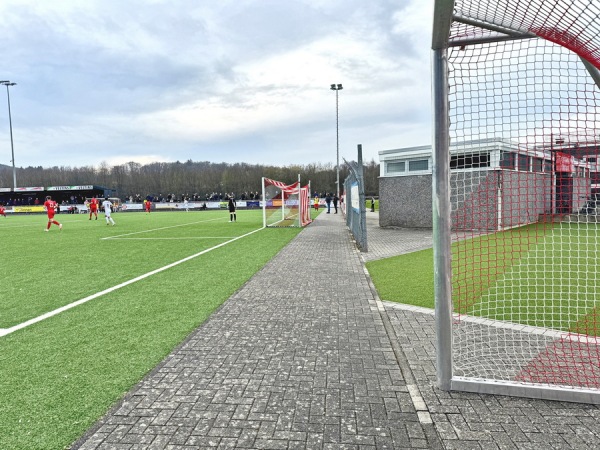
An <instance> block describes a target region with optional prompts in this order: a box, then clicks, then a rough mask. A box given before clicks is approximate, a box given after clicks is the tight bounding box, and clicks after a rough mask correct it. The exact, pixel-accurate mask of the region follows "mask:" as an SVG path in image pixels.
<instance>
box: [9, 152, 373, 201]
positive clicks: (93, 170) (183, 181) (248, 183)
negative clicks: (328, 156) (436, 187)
mask: <svg viewBox="0 0 600 450" xmlns="http://www.w3.org/2000/svg"><path fill="white" fill-rule="evenodd" d="M298 174H300V177H301V180H302V183H306V182H308V181H309V180H310V182H311V190H312V191H313V192H322V193H325V192H335V182H336V168H335V164H331V163H329V164H307V165H305V166H300V165H290V166H284V167H277V166H266V165H261V164H248V163H236V164H228V163H213V162H208V161H203V162H194V161H192V160H188V161H186V162H184V163H182V162H179V161H177V162H174V163H152V164H145V165H142V164H139V163H136V162H129V163H127V164H122V165H118V166H109V165H108V164H106V163H102V164H100V166H98V167H92V166H84V167H69V166H61V167H58V166H55V167H50V168H43V167H41V166H40V167H26V168H17V169H16V175H17V186H18V187H26V186H44V187H47V186H71V185H87V184H94V185H98V186H103V187H106V188H110V189H114V190H116V192H117V195H118V196H120V197H123V198H124V197H128V196H130V195H133V196H135V195H137V194H140V195H142V196H146V195H158V194H163V195H167V194H176V195H178V196H179V195H182V194H189V195H193V194H198V195H200V196H205V195H206V194H211V193H226V192H227V193H231V192H233V193H235V194H236V196H238V195H241V193H243V192H257V191H258V192H260V190H261V187H260V180H261V177H263V176H264V177H267V178H271V179H274V180H279V181H283V182H285V183H293V182H295V181H297V179H298ZM364 175H365V193H366V195H368V196H372V195H375V196H376V195H378V190H379V182H378V177H379V164H377V163H376V162H375V161H374V160H372V161H370V162H368V163H367V164H366V165H365V166H364ZM347 176H348V167H347V166H346V165H345V164H342V165H340V184H342V183H343V182H344V180H345V179H346V177H347ZM12 186H13V172H12V167H9V166H5V165H0V187H12ZM341 189H342V186H341V187H340V190H341Z"/></svg>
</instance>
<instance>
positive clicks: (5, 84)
mask: <svg viewBox="0 0 600 450" xmlns="http://www.w3.org/2000/svg"><path fill="white" fill-rule="evenodd" d="M0 84H3V85H4V86H6V98H7V100H8V126H9V128H10V150H11V156H12V159H11V162H12V169H13V191H14V192H16V190H17V170H16V168H15V145H14V142H13V131H12V117H11V113H10V91H9V89H8V88H9V86H15V85H16V84H17V83H11V82H10V81H8V80H3V81H0Z"/></svg>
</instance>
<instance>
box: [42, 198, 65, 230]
mask: <svg viewBox="0 0 600 450" xmlns="http://www.w3.org/2000/svg"><path fill="white" fill-rule="evenodd" d="M44 208H45V209H46V213H47V214H48V225H47V226H46V228H45V229H44V231H49V230H50V227H51V226H52V224H54V225H58V229H59V230H62V224H61V223H59V222H57V221H56V220H54V214H55V213H56V210H57V208H58V203H56V202H55V201H54V200H52V197H50V196H49V195H48V196H47V197H46V201H45V202H44Z"/></svg>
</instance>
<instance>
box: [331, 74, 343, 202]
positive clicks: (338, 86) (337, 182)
mask: <svg viewBox="0 0 600 450" xmlns="http://www.w3.org/2000/svg"><path fill="white" fill-rule="evenodd" d="M330 89H331V90H332V91H335V136H336V162H335V172H336V179H335V187H336V196H337V198H338V201H339V198H340V126H339V117H340V115H339V103H338V93H339V91H341V90H342V89H344V86H342V85H341V84H332V85H331V88H330Z"/></svg>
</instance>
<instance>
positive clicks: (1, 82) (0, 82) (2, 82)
mask: <svg viewBox="0 0 600 450" xmlns="http://www.w3.org/2000/svg"><path fill="white" fill-rule="evenodd" d="M5 83H10V81H8V80H2V81H0V84H5ZM332 86H333V84H332Z"/></svg>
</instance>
